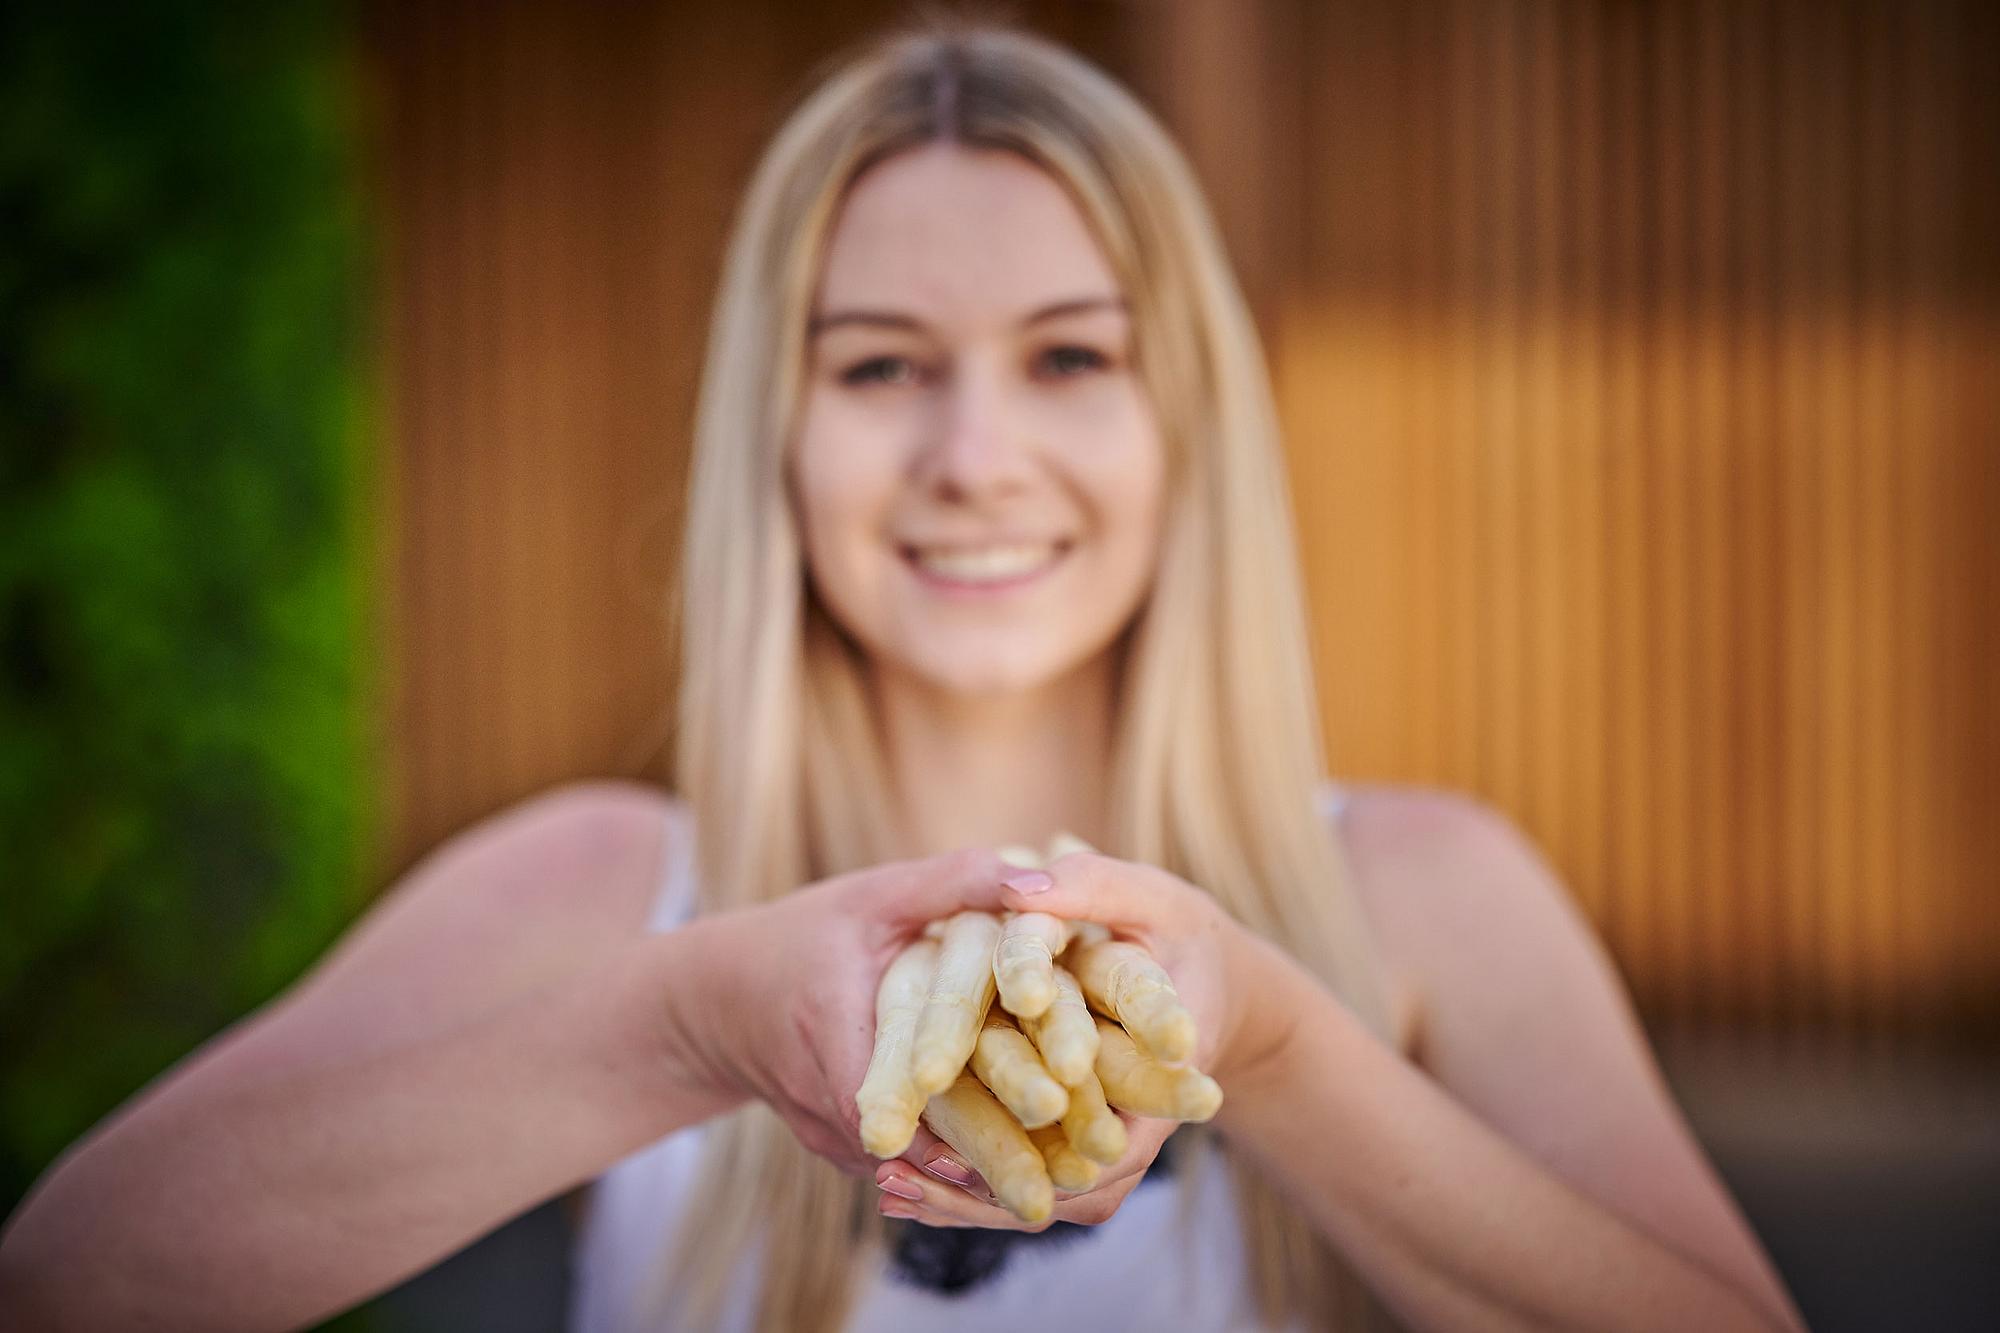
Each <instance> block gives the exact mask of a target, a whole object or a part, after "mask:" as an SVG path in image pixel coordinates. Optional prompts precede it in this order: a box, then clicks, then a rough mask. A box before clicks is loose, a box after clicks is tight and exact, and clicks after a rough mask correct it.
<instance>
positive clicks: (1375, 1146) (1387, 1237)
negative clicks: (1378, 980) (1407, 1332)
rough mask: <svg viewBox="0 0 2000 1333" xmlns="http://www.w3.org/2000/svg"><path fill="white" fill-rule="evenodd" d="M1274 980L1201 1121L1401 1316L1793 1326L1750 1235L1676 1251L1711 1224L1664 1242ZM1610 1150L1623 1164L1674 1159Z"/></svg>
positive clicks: (1498, 1322) (1299, 990) (1526, 1322)
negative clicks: (1271, 1014)
mask: <svg viewBox="0 0 2000 1333" xmlns="http://www.w3.org/2000/svg"><path fill="white" fill-rule="evenodd" d="M1292 980H1293V981H1294V983H1295V984H1294V985H1293V987H1292V988H1291V992H1292V994H1291V999H1290V1000H1289V1002H1288V1007H1289V1009H1290V1010H1291V1013H1292V1015H1293V1016H1294V1018H1295V1021H1294V1022H1293V1023H1292V1024H1291V1026H1290V1031H1289V1036H1288V1038H1287V1039H1286V1040H1284V1041H1283V1042H1282V1043H1281V1044H1279V1045H1277V1046H1276V1047H1274V1048H1273V1049H1272V1051H1271V1054H1270V1057H1269V1060H1268V1062H1266V1063H1263V1064H1262V1065H1261V1066H1260V1068H1259V1069H1258V1070H1257V1071H1255V1072H1254V1073H1247V1074H1246V1075H1245V1076H1242V1077H1239V1078H1238V1079H1237V1080H1236V1081H1235V1082H1234V1083H1233V1084H1232V1085H1231V1086H1230V1099H1229V1102H1228V1103H1227V1104H1226V1105H1225V1107H1224V1112H1223V1115H1222V1116H1221V1117H1220V1118H1219V1127H1220V1128H1221V1130H1222V1131H1223V1132H1224V1133H1225V1134H1227V1135H1228V1136H1229V1137H1230V1140H1231V1142H1233V1143H1235V1144H1236V1145H1238V1146H1239V1147H1241V1148H1243V1149H1245V1150H1247V1151H1248V1153H1249V1155H1250V1157H1251V1158H1252V1159H1253V1160H1255V1161H1256V1162H1257V1163H1258V1165H1259V1166H1260V1168H1261V1169H1262V1170H1263V1171H1264V1173H1265V1175H1266V1176H1267V1178H1268V1179H1270V1180H1272V1181H1274V1182H1275V1183H1276V1184H1277V1186H1278V1188H1280V1189H1281V1190H1283V1191H1284V1192H1285V1193H1286V1194H1287V1195H1289V1196H1290V1197H1291V1199H1292V1200H1293V1202H1294V1203H1296V1204H1297V1205H1299V1206H1300V1207H1301V1208H1302V1209H1304V1210H1305V1212H1306V1214H1307V1216H1308V1217H1310V1218H1311V1219H1312V1221H1313V1222H1314V1224H1315V1225H1316V1226H1318V1227H1319V1229H1320V1230H1321V1231H1322V1232H1323V1233H1325V1234H1326V1235H1327V1236H1328V1237H1329V1238H1330V1239H1331V1240H1332V1241H1333V1242H1334V1243H1335V1245H1337V1246H1338V1247H1339V1248H1340V1250H1341V1251H1342V1253H1343V1254H1345V1255H1347V1256H1348V1258H1349V1259H1350V1260H1351V1261H1352V1262H1353V1263H1354V1264H1355V1266H1356V1269H1357V1271H1358V1272H1360V1273H1361V1274H1362V1275H1363V1277H1364V1278H1365V1279H1366V1280H1367V1281H1368V1283H1369V1285H1370V1286H1371V1287H1372V1288H1373V1289H1374V1290H1375V1292H1376V1293H1377V1294H1378V1296H1379V1297H1380V1298H1381V1299H1382V1300H1383V1302H1384V1303H1385V1304H1387V1305H1388V1306H1389V1307H1390V1308H1391V1309H1392V1310H1394V1311H1395V1312H1396V1314H1397V1315H1398V1317H1399V1318H1401V1319H1402V1320H1403V1321H1404V1322H1405V1323H1406V1324H1408V1325H1409V1326H1411V1327H1413V1328H1421V1329H1465V1328H1493V1329H1521V1330H1548V1329H1579V1330H1605V1329H1634V1330H1637V1329H1659V1330H1663V1333H1664V1331H1670V1330H1679V1329H1690V1328H1699V1329H1704V1330H1708V1329H1713V1330H1724V1329H1742V1330H1771V1329H1791V1328H1797V1327H1799V1324H1798V1322H1797V1319H1796V1316H1795V1315H1794V1314H1793V1313H1792V1312H1791V1310H1790V1308H1789V1303H1788V1302H1787V1301H1786V1299H1785V1297H1784V1295H1783V1293H1782V1290H1781V1289H1778V1288H1776V1287H1775V1286H1774V1285H1773V1284H1769V1283H1767V1282H1765V1281H1763V1280H1762V1274H1761V1273H1759V1272H1758V1271H1757V1269H1758V1267H1759V1265H1758V1264H1757V1262H1756V1256H1755V1254H1754V1251H1751V1252H1737V1253H1733V1254H1731V1255H1730V1256H1729V1258H1730V1265H1729V1266H1730V1268H1731V1269H1733V1270H1734V1271H1733V1272H1731V1273H1730V1275H1729V1276H1728V1277H1725V1276H1723V1274H1722V1273H1721V1272H1719V1271H1717V1269H1715V1268H1711V1267H1709V1266H1707V1265H1705V1264H1703V1263H1701V1262H1698V1261H1697V1260H1696V1259H1694V1258H1693V1257H1691V1252H1692V1251H1693V1250H1695V1249H1696V1248H1697V1246H1699V1248H1701V1249H1704V1250H1709V1251H1713V1250H1715V1249H1716V1248H1717V1246H1716V1245H1715V1243H1714V1241H1715V1240H1716V1239H1718V1237H1716V1236H1707V1237H1700V1238H1697V1237H1696V1236H1694V1235H1691V1234H1682V1235H1680V1236H1677V1237H1675V1240H1676V1241H1677V1242H1678V1244H1669V1243H1668V1242H1667V1241H1666V1240H1664V1239H1662V1238H1661V1237H1660V1236H1658V1235H1657V1234H1655V1233H1652V1232H1649V1231H1647V1230H1643V1229H1641V1228H1640V1227H1639V1226H1637V1225H1635V1224H1634V1223H1633V1222H1632V1221H1631V1220H1629V1219H1628V1218H1627V1217H1626V1216H1624V1215H1622V1214H1621V1212H1620V1211H1616V1210H1614V1208H1613V1207H1610V1206H1607V1204H1606V1202H1604V1201H1603V1200H1602V1199H1601V1198H1594V1197H1592V1196H1591V1195H1589V1194H1586V1193H1584V1192H1582V1191H1581V1190H1580V1189H1578V1188H1577V1187H1576V1186H1575V1185H1573V1184H1571V1183H1569V1182H1568V1181H1565V1180H1564V1179H1563V1178H1562V1177H1560V1176H1559V1175H1557V1174H1556V1173H1555V1172H1553V1171H1551V1170H1549V1169H1548V1168H1547V1167H1546V1166H1545V1165H1543V1164H1542V1163H1541V1162H1538V1161H1537V1160H1536V1159H1535V1158H1534V1157H1532V1156H1530V1155H1529V1154H1528V1153H1527V1152H1525V1151H1524V1150H1523V1149H1522V1148H1520V1147H1519V1146H1517V1144H1515V1143H1514V1142H1513V1141H1511V1140H1509V1139H1508V1138H1506V1137H1504V1136H1503V1135H1502V1134H1500V1133H1499V1132H1498V1131H1497V1130H1495V1129H1494V1128H1492V1127H1491V1126H1489V1125H1488V1124H1486V1123H1485V1122H1483V1121H1481V1120H1480V1119H1478V1118H1477V1117H1476V1116H1474V1115H1473V1114H1472V1113H1471V1112H1470V1111H1469V1110H1467V1109H1466V1108H1465V1107H1464V1106H1462V1105H1461V1104H1459V1103H1458V1102H1456V1101H1454V1100H1453V1099H1452V1098H1451V1097H1450V1096H1449V1095H1448V1094H1447V1093H1446V1092H1445V1090H1444V1089H1443V1088H1441V1087H1440V1086H1439V1085H1438V1084H1436V1083H1435V1082H1433V1081H1432V1080H1431V1079H1429V1078H1427V1077H1426V1076H1425V1075H1424V1074H1422V1073H1421V1072H1419V1071H1418V1070H1417V1069H1416V1068H1414V1067H1413V1066H1411V1065H1410V1064H1409V1063H1408V1062H1407V1061H1405V1060H1403V1059H1402V1058H1401V1057H1400V1056H1398V1055H1396V1054H1395V1053H1394V1052H1393V1051H1391V1050H1389V1049H1388V1048H1387V1047H1386V1046H1383V1045H1382V1044H1381V1043H1380V1042H1378V1041H1377V1040H1375V1038H1374V1037H1373V1036H1372V1035H1370V1034H1369V1033H1368V1032H1366V1031H1365V1030H1364V1029H1363V1028H1362V1027H1361V1026H1360V1024H1359V1023H1358V1022H1357V1021H1355V1020H1354V1018H1353V1017H1352V1015H1351V1014H1350V1013H1349V1012H1348V1010H1347V1009H1346V1008H1345V1007H1344V1006H1343V1005H1341V1004H1340V1003H1339V1002H1338V1001H1336V1000H1335V999H1334V998H1333V997H1332V996H1331V995H1329V994H1327V993H1326V992H1325V991H1324V990H1322V989H1320V988H1319V987H1318V986H1317V985H1316V984H1314V983H1313V982H1312V981H1311V979H1309V978H1307V977H1305V976H1304V975H1303V974H1302V973H1297V974H1295V975H1294V977H1293V978H1292ZM1495 1058H1496V1059H1505V1058H1507V1056H1506V1054H1505V1053H1504V1052H1496V1056H1495ZM1527 1064H1528V1062H1525V1061H1524V1062H1523V1067H1524V1068H1525V1067H1526V1066H1527ZM1540 1132H1541V1133H1542V1134H1543V1135H1546V1136H1554V1137H1560V1136H1561V1135H1562V1134H1563V1132H1564V1126H1563V1124H1562V1123H1561V1122H1560V1121H1557V1122H1554V1123H1551V1124H1549V1125H1546V1126H1543V1127H1541V1131H1540ZM1624 1165H1625V1170H1626V1172H1627V1174H1628V1177H1630V1178H1633V1179H1636V1178H1637V1177H1640V1176H1644V1175H1649V1174H1656V1173H1661V1172H1666V1171H1670V1170H1672V1169H1674V1167H1673V1164H1669V1163H1661V1162H1657V1161H1645V1160H1632V1161H1629V1162H1626V1163H1625V1164H1624ZM1611 1193H1612V1197H1613V1198H1614V1199H1615V1198H1616V1197H1617V1193H1618V1192H1617V1190H1616V1189H1615V1187H1614V1188H1613V1189H1612V1191H1611Z"/></svg>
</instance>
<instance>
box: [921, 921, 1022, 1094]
mask: <svg viewBox="0 0 2000 1333" xmlns="http://www.w3.org/2000/svg"><path fill="white" fill-rule="evenodd" d="M999 939H1000V919H999V918H998V917H996V916H993V915H992V914H991V913H988V912H960V913H958V914H957V915H955V916H953V917H951V918H950V919H949V920H947V921H946V922H945V927H944V937H943V939H942V940H941V941H940V944H939V948H938V960H937V971H936V972H935V974H933V976H932V978H931V985H930V993H929V994H928V995H926V996H925V998H924V1007H923V1012H922V1013H920V1014H918V1015H917V1031H916V1036H915V1037H914V1038H913V1040H912V1043H911V1048H910V1077H911V1079H912V1080H913V1081H914V1082H915V1083H916V1085H917V1091H918V1092H921V1093H923V1094H924V1095H925V1096H932V1095H935V1094H937V1093H940V1092H943V1091H944V1090H945V1089H946V1088H949V1087H950V1086H951V1083H952V1080H953V1079H955V1078H957V1077H958V1075H959V1073H960V1071H962V1070H963V1069H964V1068H965V1062H966V1061H967V1060H968V1059H970V1058H971V1056H972V1048H973V1046H974V1045H976V1044H977V1043H978V1040H979V1027H980V1024H981V1023H982V1022H984V1021H985V1018H986V1009H987V1006H988V1005H990V1004H991V1003H992V1002H993V946H994V945H995V944H996V943H998V942H999Z"/></svg>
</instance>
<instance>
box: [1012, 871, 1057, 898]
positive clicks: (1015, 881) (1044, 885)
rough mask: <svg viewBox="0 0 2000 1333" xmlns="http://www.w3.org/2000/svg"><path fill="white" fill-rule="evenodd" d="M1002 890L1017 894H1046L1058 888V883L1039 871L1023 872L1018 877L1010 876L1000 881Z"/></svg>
mask: <svg viewBox="0 0 2000 1333" xmlns="http://www.w3.org/2000/svg"><path fill="white" fill-rule="evenodd" d="M1000 884H1001V887H1002V888H1008V889H1012V890H1013V891H1014V892H1016V893H1044V892H1047V891H1048V890H1049V889H1053V888H1054V887H1055V886H1056V882H1055V881H1054V880H1053V879H1050V878H1049V877H1048V875H1046V874H1044V873H1043V872H1042V871H1039V870H1023V871H1022V872H1021V873H1020V874H1018V875H1009V876H1008V877H1007V878H1005V879H1003V880H1001V881H1000Z"/></svg>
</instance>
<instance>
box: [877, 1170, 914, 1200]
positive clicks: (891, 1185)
mask: <svg viewBox="0 0 2000 1333" xmlns="http://www.w3.org/2000/svg"><path fill="white" fill-rule="evenodd" d="M875 1184H876V1186H877V1187H878V1188H880V1189H881V1191H882V1192H883V1193H884V1194H893V1195H895V1196H896V1197H897V1198H899V1199H908V1200H910V1201H911V1202H913V1203H922V1202H923V1199H924V1190H923V1186H921V1185H919V1184H917V1182H916V1181H914V1180H905V1179H903V1178H902V1177H901V1176H884V1177H882V1179H880V1180H878V1181H876V1182H875Z"/></svg>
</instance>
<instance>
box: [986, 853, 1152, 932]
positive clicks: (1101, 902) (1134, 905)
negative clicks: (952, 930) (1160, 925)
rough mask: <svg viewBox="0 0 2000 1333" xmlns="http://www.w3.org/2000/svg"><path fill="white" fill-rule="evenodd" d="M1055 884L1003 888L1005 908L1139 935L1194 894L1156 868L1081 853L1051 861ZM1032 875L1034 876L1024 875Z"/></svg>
mask: <svg viewBox="0 0 2000 1333" xmlns="http://www.w3.org/2000/svg"><path fill="white" fill-rule="evenodd" d="M1042 872H1043V873H1044V874H1046V875H1047V876H1048V877H1049V880H1050V881H1051V882H1050V883H1049V885H1048V886H1047V887H1046V888H1036V887H1034V885H1035V884H1036V883H1038V881H1029V882H1028V883H1025V884H1022V885H1020V886H1018V887H1013V888H1003V889H1002V890H1001V893H1000V901H1001V904H1002V905H1003V906H1005V907H1009V908H1012V909H1013V910H1014V911H1016V912H1047V913H1048V914H1049V915H1051V916H1059V917H1062V918H1063V919H1064V920H1066V921H1097V922H1102V923H1103V924H1105V925H1107V926H1110V927H1112V928H1113V929H1116V930H1137V929H1143V928H1144V927H1146V926H1148V925H1151V924H1153V923H1155V922H1157V921H1158V920H1159V919H1160V912H1161V909H1162V907H1164V906H1166V905H1167V904H1169V903H1170V902H1171V901H1172V900H1173V899H1174V898H1177V897H1178V896H1179V895H1181V894H1184V893H1187V892H1190V890H1189V888H1188V886H1187V884H1186V883H1185V882H1184V881H1182V880H1181V879H1179V878H1178V877H1176V876H1174V875H1170V874H1168V873H1167V872H1166V871H1164V870H1161V869H1159V868H1158V867H1155V866H1149V865H1144V864H1141V863H1139V862H1136V861H1121V860H1118V859H1117V858H1116V857H1110V856H1102V855H1099V854H1098V853H1096V852H1085V851H1077V852H1072V853H1070V854H1068V855H1066V856H1064V857H1063V858H1062V859H1061V860H1057V861H1049V862H1045V863H1044V865H1043V867H1042ZM1022 873H1024V874H1025V873H1028V872H1022Z"/></svg>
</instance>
